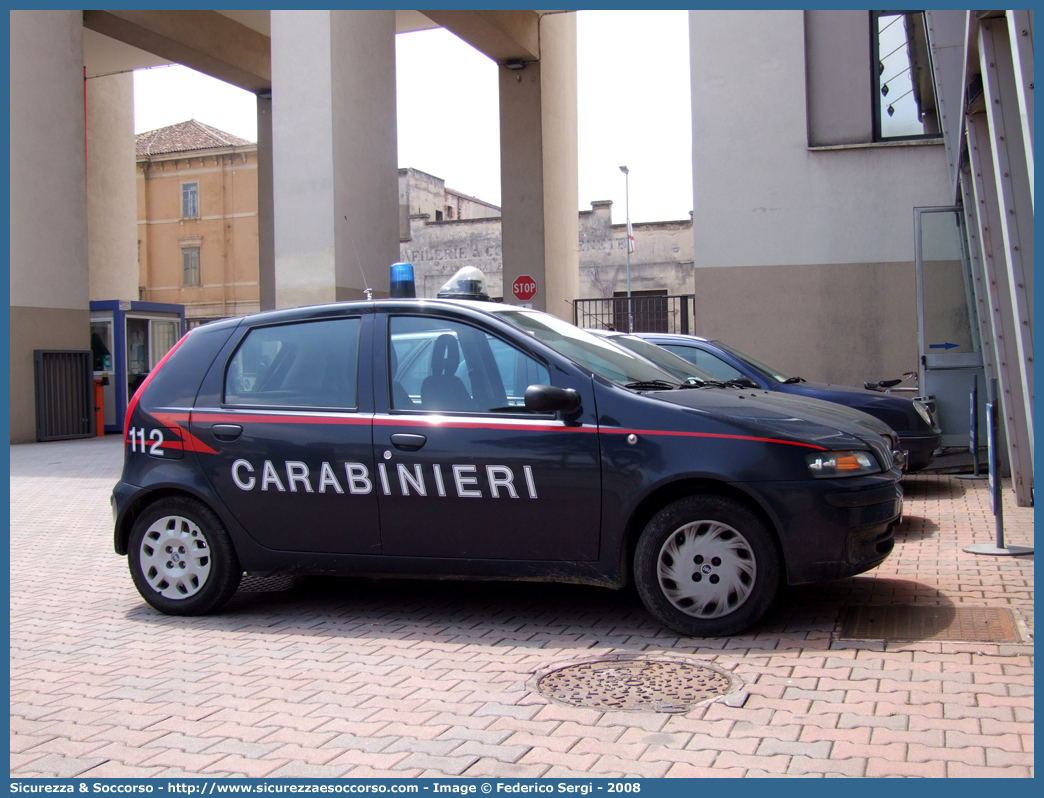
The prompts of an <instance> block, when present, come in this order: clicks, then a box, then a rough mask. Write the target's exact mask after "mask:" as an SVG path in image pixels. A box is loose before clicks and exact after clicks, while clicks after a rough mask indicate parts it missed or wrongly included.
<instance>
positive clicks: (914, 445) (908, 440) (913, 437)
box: [899, 430, 942, 471]
mask: <svg viewBox="0 0 1044 798" xmlns="http://www.w3.org/2000/svg"><path fill="white" fill-rule="evenodd" d="M899 445H900V446H901V447H902V448H903V449H905V450H906V452H907V455H906V463H907V465H906V470H907V471H920V470H921V469H922V468H927V467H928V464H929V463H931V462H932V455H933V454H934V453H935V450H936V449H938V448H939V447H940V446H941V445H942V432H941V431H934V430H933V431H932V432H928V433H923V432H920V433H913V432H909V433H907V432H900V433H899Z"/></svg>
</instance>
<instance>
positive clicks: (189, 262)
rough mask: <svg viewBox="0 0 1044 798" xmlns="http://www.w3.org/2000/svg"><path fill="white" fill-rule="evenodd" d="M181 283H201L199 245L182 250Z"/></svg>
mask: <svg viewBox="0 0 1044 798" xmlns="http://www.w3.org/2000/svg"><path fill="white" fill-rule="evenodd" d="M181 284H182V285H199V284H200V281H199V247H185V248H184V249H182V250H181Z"/></svg>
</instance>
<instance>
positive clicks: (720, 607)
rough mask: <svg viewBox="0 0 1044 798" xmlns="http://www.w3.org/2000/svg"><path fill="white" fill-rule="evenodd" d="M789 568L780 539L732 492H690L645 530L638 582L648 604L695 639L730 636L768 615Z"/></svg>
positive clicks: (636, 565) (669, 624)
mask: <svg viewBox="0 0 1044 798" xmlns="http://www.w3.org/2000/svg"><path fill="white" fill-rule="evenodd" d="M782 566H783V555H782V552H781V550H780V547H779V544H778V542H777V541H776V538H775V536H774V535H773V534H772V532H771V531H770V530H769V529H768V528H767V527H766V525H765V523H764V522H763V521H762V520H761V519H760V518H758V516H757V515H756V514H755V513H754V512H753V511H751V510H750V509H749V508H748V507H747V506H745V505H744V504H742V503H740V502H738V501H736V500H735V499H730V498H727V497H725V496H715V495H702V496H689V497H686V498H684V499H678V500H677V501H674V502H672V503H671V504H668V505H667V506H666V507H664V508H663V509H662V510H660V512H658V513H657V514H656V515H655V516H654V517H653V519H652V520H651V521H650V522H649V523H648V525H647V526H646V527H645V529H644V531H643V532H642V535H641V537H640V538H639V539H638V548H637V550H636V551H635V555H634V581H635V585H636V586H637V588H638V594H639V595H640V596H641V598H642V603H644V604H645V607H646V609H647V610H648V611H649V612H650V614H652V616H653V617H654V618H656V619H657V620H658V621H660V622H661V623H662V624H664V625H665V626H667V627H669V628H671V629H673V630H675V631H676V632H680V633H681V634H683V635H688V636H691V637H723V636H727V635H733V634H738V633H739V632H742V631H744V630H746V629H749V628H750V627H751V626H753V625H754V624H756V623H757V622H758V621H759V620H761V618H762V617H764V615H765V613H766V612H768V610H769V607H771V606H772V602H773V601H774V600H775V598H776V593H777V592H778V591H779V584H780V574H781V572H782Z"/></svg>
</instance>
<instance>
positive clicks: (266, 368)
mask: <svg viewBox="0 0 1044 798" xmlns="http://www.w3.org/2000/svg"><path fill="white" fill-rule="evenodd" d="M360 325H361V322H360V320H359V319H358V318H353V319H328V320H321V321H306V322H299V323H296V324H281V325H278V326H274V327H256V328H254V329H253V330H251V331H250V332H249V333H248V334H247V336H246V338H244V339H243V343H242V344H240V346H239V349H237V350H236V354H235V355H234V356H233V358H232V360H231V361H230V362H229V364H228V371H227V372H226V373H225V404H229V405H262V406H265V407H326V408H337V409H353V408H355V407H357V406H358V365H359V329H360Z"/></svg>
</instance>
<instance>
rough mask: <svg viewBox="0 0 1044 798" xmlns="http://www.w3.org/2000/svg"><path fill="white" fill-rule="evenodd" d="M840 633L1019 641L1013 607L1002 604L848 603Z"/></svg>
mask: <svg viewBox="0 0 1044 798" xmlns="http://www.w3.org/2000/svg"><path fill="white" fill-rule="evenodd" d="M841 637H842V638H843V639H848V640H969V641H973V640H974V641H979V642H986V643H1018V642H1019V637H1018V634H1017V633H1016V631H1015V619H1014V618H1013V617H1012V614H1011V610H1009V609H1005V608H1003V607H917V606H910V605H893V606H880V607H867V606H864V607H848V608H846V609H845V611H844V614H843V615H842V616H841Z"/></svg>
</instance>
